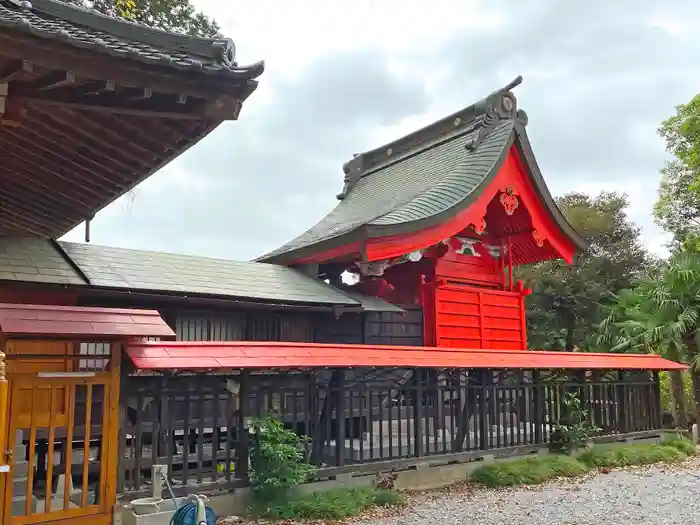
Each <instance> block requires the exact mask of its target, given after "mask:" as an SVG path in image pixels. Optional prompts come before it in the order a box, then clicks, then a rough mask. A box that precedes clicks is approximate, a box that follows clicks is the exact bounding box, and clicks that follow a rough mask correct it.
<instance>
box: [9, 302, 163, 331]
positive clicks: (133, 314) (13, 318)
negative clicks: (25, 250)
mask: <svg viewBox="0 0 700 525" xmlns="http://www.w3.org/2000/svg"><path fill="white" fill-rule="evenodd" d="M0 332H2V333H3V334H4V335H6V336H39V337H61V338H64V337H80V338H89V339H123V338H132V337H168V338H173V337H175V333H174V332H173V331H172V329H171V328H170V327H169V326H168V325H167V324H166V323H165V321H163V319H162V318H161V316H160V314H159V313H158V312H157V311H155V310H126V309H118V308H86V307H78V306H44V305H27V304H2V303H0Z"/></svg>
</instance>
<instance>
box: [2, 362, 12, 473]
mask: <svg viewBox="0 0 700 525" xmlns="http://www.w3.org/2000/svg"><path fill="white" fill-rule="evenodd" d="M8 397H9V396H8V384H7V364H6V363H5V354H4V352H3V351H2V350H0V466H2V465H7V460H8V457H7V455H6V454H5V447H6V446H7V443H5V437H6V435H7V429H8V426H9V422H10V414H9V408H10V407H9V406H7V400H8Z"/></svg>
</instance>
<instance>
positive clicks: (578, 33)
mask: <svg viewBox="0 0 700 525" xmlns="http://www.w3.org/2000/svg"><path fill="white" fill-rule="evenodd" d="M195 2H196V4H197V5H198V6H199V7H201V8H202V9H203V10H204V11H205V12H206V13H208V14H210V15H214V16H215V17H216V18H217V20H218V21H219V23H220V24H221V25H222V27H223V31H224V33H225V34H226V35H227V36H230V37H232V38H233V39H234V41H235V42H236V46H237V58H238V60H239V62H240V63H242V64H245V63H251V62H255V61H257V60H260V59H265V61H266V64H267V69H266V72H265V74H264V75H263V76H262V77H261V78H260V87H259V89H258V91H257V92H256V93H254V94H253V95H252V97H251V98H250V99H249V100H248V101H247V102H246V103H245V105H244V108H243V111H242V113H241V118H240V120H239V121H238V122H232V123H227V124H225V125H224V126H221V128H219V129H218V130H217V131H215V132H214V133H213V134H212V135H211V136H209V137H208V138H206V139H205V140H204V141H202V143H200V144H198V145H197V146H196V147H194V148H193V149H192V150H191V151H189V152H187V153H186V154H185V155H183V156H182V157H181V158H179V159H177V160H176V161H175V162H173V163H172V164H171V165H169V166H167V167H166V168H164V169H163V170H161V171H160V172H159V173H157V174H156V175H154V176H153V177H151V179H149V180H148V181H146V182H145V183H143V184H142V185H141V186H139V187H138V188H137V189H136V192H135V197H134V200H133V202H131V203H129V199H128V198H122V199H120V200H119V201H117V202H116V203H114V204H113V205H111V206H110V207H108V208H107V209H106V210H105V211H103V212H102V213H100V214H99V215H98V216H97V218H96V219H95V220H94V221H93V228H92V233H93V242H98V243H103V244H113V245H118V246H126V247H141V248H150V249H163V250H168V251H180V252H188V253H198V254H201V255H214V256H223V257H231V258H237V259H248V258H252V257H254V256H256V255H258V254H260V253H261V252H264V251H267V250H269V249H271V248H274V247H276V246H277V245H279V244H281V243H282V242H284V241H286V240H288V239H289V238H291V237H293V236H295V235H297V234H298V233H300V232H301V231H303V230H304V229H306V228H308V227H309V226H311V225H312V224H313V223H314V222H315V221H317V220H318V219H319V218H320V217H322V216H323V215H324V214H325V213H326V212H327V211H328V210H329V209H330V208H331V207H332V206H333V205H334V202H335V201H334V195H335V194H336V193H337V192H338V191H339V190H340V188H341V186H342V171H341V165H342V163H343V162H344V161H346V160H347V159H349V158H350V156H351V155H352V153H354V152H358V151H362V150H364V149H369V148H372V147H376V146H378V145H381V144H382V143H385V142H387V141H390V140H392V139H394V138H396V137H397V136H401V135H403V134H405V133H407V132H410V131H412V130H413V129H415V128H418V127H420V126H423V125H425V124H427V123H429V122H431V121H433V120H435V119H437V118H440V117H442V116H444V115H446V114H449V113H451V112H453V111H455V110H458V109H460V108H461V107H464V106H466V105H468V104H470V103H472V102H474V101H475V100H477V99H479V98H481V97H482V96H484V95H485V94H487V93H488V92H490V91H491V90H493V89H494V88H497V87H500V86H501V85H504V84H505V83H507V82H508V81H510V80H511V79H512V78H513V77H514V76H515V75H516V74H518V73H522V74H523V76H524V77H525V81H524V83H523V85H522V86H520V87H519V88H518V89H517V92H516V94H517V95H518V99H519V105H520V107H523V108H524V109H526V111H527V112H528V114H529V117H530V124H529V126H528V133H529V134H530V137H531V140H532V143H533V147H534V150H535V154H536V155H537V157H538V161H539V163H540V166H541V168H542V171H543V173H544V176H545V179H546V181H547V183H548V184H549V185H550V188H551V189H552V191H553V193H554V194H555V195H556V194H562V193H564V192H567V191H572V190H584V191H587V192H589V193H596V192H598V191H600V190H601V189H609V190H617V191H624V192H626V193H627V194H628V195H629V197H630V201H631V207H630V214H631V216H632V218H633V219H634V220H635V221H636V222H637V223H638V224H640V225H641V226H642V228H643V231H644V238H645V243H646V245H647V246H648V247H649V248H650V249H656V248H655V246H657V245H659V244H663V242H662V241H660V239H662V235H663V234H662V232H660V231H659V230H658V228H657V227H656V226H655V225H654V224H653V221H652V219H651V214H650V212H651V206H652V204H653V202H654V200H655V198H656V188H657V182H658V169H659V168H660V167H661V165H662V163H663V160H664V159H665V158H666V157H665V155H666V154H665V153H664V151H663V143H662V142H661V140H660V139H659V137H658V136H657V135H656V128H657V127H658V125H659V123H660V122H661V120H663V119H664V118H665V117H667V116H668V115H670V114H671V112H672V111H673V107H674V106H675V105H676V104H678V103H681V102H684V101H686V100H688V99H689V98H690V97H691V96H693V95H694V94H695V93H696V92H697V90H698V87H697V86H698V85H700V63H698V62H697V56H699V54H700V41H698V40H697V39H695V38H688V35H689V34H690V35H691V36H693V33H692V31H690V33H689V30H692V29H693V28H695V27H697V26H698V25H700V6H698V5H697V3H696V2H691V1H690V0H680V1H678V2H674V3H673V4H672V5H666V4H663V5H660V4H657V3H655V2H652V1H651V0H642V1H632V0H618V1H616V2H608V1H604V0H592V1H591V2H586V3H579V4H570V3H561V2H558V1H557V0H536V1H535V0H533V1H532V2H524V3H514V2H504V1H502V0H495V1H490V2H485V1H482V2H477V1H476V0H467V1H460V2H458V1H457V0H435V1H433V2H425V1H417V0H407V1H398V0H383V1H382V2H376V1H373V0H356V1H353V2H349V1H346V0H342V1H341V0H339V1H336V2H321V1H320V0H301V1H299V2H292V3H290V2H282V1H281V0H270V1H266V2H256V1H253V0H239V1H238V2H234V3H232V2H229V1H224V0H195ZM82 237H83V231H82V228H79V229H77V230H76V231H75V232H72V233H71V234H69V235H68V238H71V239H82Z"/></svg>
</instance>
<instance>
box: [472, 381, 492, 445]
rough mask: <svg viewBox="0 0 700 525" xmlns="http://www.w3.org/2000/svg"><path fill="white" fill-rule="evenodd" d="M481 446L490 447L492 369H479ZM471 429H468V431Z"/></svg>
mask: <svg viewBox="0 0 700 525" xmlns="http://www.w3.org/2000/svg"><path fill="white" fill-rule="evenodd" d="M479 372H480V373H479V376H480V377H479V379H480V381H479V383H480V387H481V388H480V389H479V448H480V449H481V450H486V449H487V448H488V436H489V430H488V418H489V399H488V385H489V384H490V383H491V382H490V381H489V379H490V378H489V374H490V373H491V371H490V370H487V369H482V370H480V371H479ZM468 431H469V430H467V432H468Z"/></svg>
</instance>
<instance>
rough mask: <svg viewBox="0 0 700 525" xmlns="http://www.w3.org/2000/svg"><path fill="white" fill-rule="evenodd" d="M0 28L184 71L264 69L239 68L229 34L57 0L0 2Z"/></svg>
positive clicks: (249, 75) (238, 74) (249, 72)
mask: <svg viewBox="0 0 700 525" xmlns="http://www.w3.org/2000/svg"><path fill="white" fill-rule="evenodd" d="M0 29H11V30H16V31H22V32H25V33H29V34H31V35H33V36H36V37H39V38H43V39H49V40H58V41H60V42H64V43H66V44H69V45H72V46H75V47H77V48H81V49H88V50H93V51H97V52H100V53H105V54H107V55H110V56H114V57H120V58H125V59H130V60H136V61H139V62H142V63H144V64H148V65H161V66H165V67H171V68H174V69H179V70H183V71H192V72H201V73H205V74H210V75H221V76H225V77H235V78H241V79H253V78H256V77H257V76H259V75H260V74H262V72H263V69H264V64H263V63H262V62H260V63H257V64H253V65H251V66H248V67H239V66H238V65H237V64H236V62H235V46H234V43H233V41H232V40H230V39H228V38H200V37H193V36H189V35H184V34H176V33H168V32H166V31H161V30H159V29H154V28H150V27H146V26H143V25H140V24H136V23H133V22H129V21H127V20H121V19H116V18H111V17H107V16H104V15H102V14H100V13H98V12H96V11H93V10H88V9H83V8H80V7H77V6H74V5H71V4H65V3H63V2H59V1H57V0H0Z"/></svg>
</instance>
